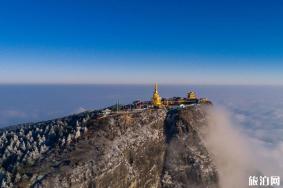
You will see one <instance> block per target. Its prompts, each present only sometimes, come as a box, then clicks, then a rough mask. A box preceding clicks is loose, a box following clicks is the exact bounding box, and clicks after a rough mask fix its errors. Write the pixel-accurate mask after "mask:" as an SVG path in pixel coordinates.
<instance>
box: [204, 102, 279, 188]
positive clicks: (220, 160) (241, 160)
mask: <svg viewBox="0 0 283 188" xmlns="http://www.w3.org/2000/svg"><path fill="white" fill-rule="evenodd" d="M208 117H209V126H208V127H206V128H205V129H203V130H202V133H203V135H202V136H203V139H204V141H205V145H206V146H207V149H208V151H209V153H210V154H211V155H212V158H213V159H214V161H215V165H216V167H217V170H218V173H219V180H220V186H221V188H239V187H241V188H246V187H249V186H248V180H249V176H260V175H266V176H280V177H283V176H282V175H283V163H282V156H283V144H282V142H281V143H279V144H277V145H275V146H266V143H264V142H261V141H259V140H257V139H254V138H253V137H250V136H249V135H248V134H246V133H245V130H242V129H241V125H239V124H238V122H236V121H233V118H232V117H233V114H231V112H229V111H228V110H227V109H225V108H220V107H214V108H213V109H210V110H209V116H208ZM281 185H282V182H281Z"/></svg>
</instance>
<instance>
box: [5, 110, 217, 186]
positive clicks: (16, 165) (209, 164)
mask: <svg viewBox="0 0 283 188" xmlns="http://www.w3.org/2000/svg"><path fill="white" fill-rule="evenodd" d="M98 114H99V112H98V111H93V112H85V113H82V114H79V115H73V116H69V117H66V118H62V119H57V120H53V121H48V122H41V123H36V124H26V125H21V126H17V127H12V128H8V129H5V130H1V133H0V162H1V167H0V182H1V183H2V187H13V186H16V187H52V188H56V187H58V188H59V187H60V188H61V187H96V188H100V187H101V188H104V187H113V188H127V187H129V188H134V187H145V188H147V187H164V188H175V187H180V188H181V187H192V188H217V187H219V186H218V175H217V171H216V168H215V166H214V163H213V161H212V159H211V157H210V155H209V153H208V151H207V149H206V147H205V145H204V144H203V141H202V138H201V135H200V129H202V128H205V127H206V126H207V118H206V111H205V110H204V107H202V106H190V107H187V108H184V109H175V110H166V109H146V110H141V111H134V112H128V113H113V114H109V115H107V116H103V117H101V116H99V115H98Z"/></svg>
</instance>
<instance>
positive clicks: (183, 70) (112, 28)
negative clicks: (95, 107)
mask: <svg viewBox="0 0 283 188" xmlns="http://www.w3.org/2000/svg"><path fill="white" fill-rule="evenodd" d="M282 19H283V3H282V2H280V1H275V0H271V1H270V0H269V1H267V0H265V1H263V0H258V1H254V0H246V1H241V0H237V1H236V0H222V1H201V0H200V1H189V0H187V1H185V0H184V1H181V0H180V1H172V0H171V1H166V0H163V1H161V0H160V1H158V0H155V1H154V0H151V1H149V0H143V1H141V0H136V1H128V0H123V1H118V0H109V1H107V0H106V1H55V0H54V1H52V0H51V1H46V2H43V1H9V2H8V1H6V2H3V1H1V2H0V83H152V82H155V81H157V82H160V83H169V84H180V83H182V84H183V83H193V84H265V85H266V84H282V83H283V75H282V73H281V70H283V69H282V68H283V63H282V62H283V45H282V44H283V22H282Z"/></svg>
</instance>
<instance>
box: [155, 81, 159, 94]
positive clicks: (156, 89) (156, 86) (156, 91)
mask: <svg viewBox="0 0 283 188" xmlns="http://www.w3.org/2000/svg"><path fill="white" fill-rule="evenodd" d="M154 93H157V94H158V85H157V83H155V85H154Z"/></svg>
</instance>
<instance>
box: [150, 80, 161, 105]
mask: <svg viewBox="0 0 283 188" xmlns="http://www.w3.org/2000/svg"><path fill="white" fill-rule="evenodd" d="M152 104H153V106H154V107H157V108H159V107H161V106H162V103H161V97H160V96H159V93H158V86H157V83H156V84H155V86H154V92H153V96H152Z"/></svg>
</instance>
